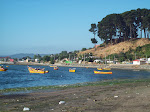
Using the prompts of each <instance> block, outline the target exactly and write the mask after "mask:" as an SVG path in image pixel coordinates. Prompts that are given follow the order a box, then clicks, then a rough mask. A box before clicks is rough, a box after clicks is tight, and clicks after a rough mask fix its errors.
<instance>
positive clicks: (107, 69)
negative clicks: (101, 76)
mask: <svg viewBox="0 0 150 112" xmlns="http://www.w3.org/2000/svg"><path fill="white" fill-rule="evenodd" d="M103 69H104V70H111V68H103Z"/></svg>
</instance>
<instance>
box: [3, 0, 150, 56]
mask: <svg viewBox="0 0 150 112" xmlns="http://www.w3.org/2000/svg"><path fill="white" fill-rule="evenodd" d="M137 8H141V9H142V8H147V9H150V0H0V56H2V55H12V54H17V53H33V54H56V53H60V52H61V51H68V52H71V51H74V50H81V49H82V48H92V47H94V44H92V43H91V38H93V37H94V35H93V34H92V33H91V32H89V29H90V27H91V24H92V23H96V24H97V23H98V22H99V21H101V20H102V19H103V18H104V17H105V16H106V15H108V14H113V13H123V12H125V11H130V10H132V9H137ZM96 39H97V40H98V43H97V44H101V43H102V41H101V40H100V39H99V38H98V36H96Z"/></svg>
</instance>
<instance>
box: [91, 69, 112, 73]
mask: <svg viewBox="0 0 150 112" xmlns="http://www.w3.org/2000/svg"><path fill="white" fill-rule="evenodd" d="M94 74H112V72H101V71H95V70H94Z"/></svg>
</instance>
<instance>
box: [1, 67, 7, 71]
mask: <svg viewBox="0 0 150 112" xmlns="http://www.w3.org/2000/svg"><path fill="white" fill-rule="evenodd" d="M6 70H8V69H6V68H1V67H0V71H6Z"/></svg>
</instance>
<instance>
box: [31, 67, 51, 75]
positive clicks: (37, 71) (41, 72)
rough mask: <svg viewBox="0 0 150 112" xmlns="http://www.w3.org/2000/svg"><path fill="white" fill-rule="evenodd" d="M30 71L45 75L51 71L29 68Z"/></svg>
mask: <svg viewBox="0 0 150 112" xmlns="http://www.w3.org/2000/svg"><path fill="white" fill-rule="evenodd" d="M28 70H29V72H30V73H40V74H44V73H48V72H49V71H44V68H43V69H41V68H32V67H29V66H28Z"/></svg>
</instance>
